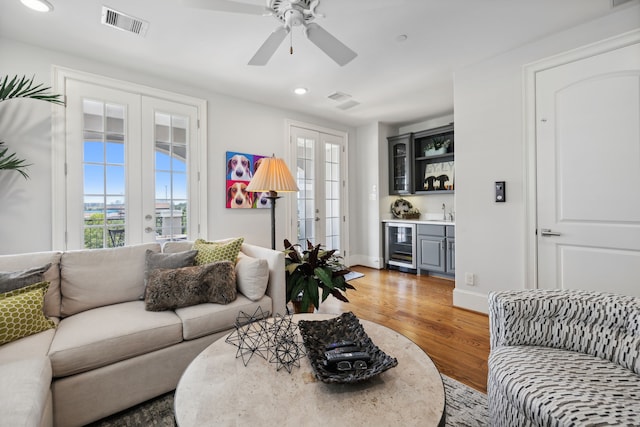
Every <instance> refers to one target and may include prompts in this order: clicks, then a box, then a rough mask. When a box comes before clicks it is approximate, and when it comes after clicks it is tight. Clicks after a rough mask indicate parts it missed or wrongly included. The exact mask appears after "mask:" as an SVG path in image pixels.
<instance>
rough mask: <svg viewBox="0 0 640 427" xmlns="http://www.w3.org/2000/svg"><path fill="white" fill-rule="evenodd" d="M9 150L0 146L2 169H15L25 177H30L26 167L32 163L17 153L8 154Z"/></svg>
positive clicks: (0, 164)
mask: <svg viewBox="0 0 640 427" xmlns="http://www.w3.org/2000/svg"><path fill="white" fill-rule="evenodd" d="M2 144H4V142H0V145H2ZM8 150H9V149H8V148H2V147H0V170H2V169H6V170H14V171H16V172H19V173H20V174H21V175H22V176H23V177H24V178H25V179H28V178H29V174H28V173H27V172H26V171H25V170H24V168H26V167H28V166H31V164H27V163H26V160H24V159H19V158H17V157H16V153H11V154H7V151H8Z"/></svg>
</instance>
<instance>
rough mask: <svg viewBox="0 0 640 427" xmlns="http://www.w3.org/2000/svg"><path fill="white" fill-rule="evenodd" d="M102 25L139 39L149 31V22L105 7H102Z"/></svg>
mask: <svg viewBox="0 0 640 427" xmlns="http://www.w3.org/2000/svg"><path fill="white" fill-rule="evenodd" d="M102 23H103V24H104V25H106V26H108V27H113V28H117V29H119V30H122V31H127V32H129V33H134V34H137V35H139V36H140V37H144V36H145V34H147V30H148V29H149V22H147V21H145V20H143V19H140V18H136V17H134V16H131V15H127V14H126V13H122V12H118V11H117V10H114V9H111V8H109V7H107V6H102Z"/></svg>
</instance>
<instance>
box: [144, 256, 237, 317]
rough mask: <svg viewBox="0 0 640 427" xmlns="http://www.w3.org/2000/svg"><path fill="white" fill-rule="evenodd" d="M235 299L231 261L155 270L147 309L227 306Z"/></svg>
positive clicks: (148, 287) (148, 292)
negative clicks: (213, 304) (202, 305)
mask: <svg viewBox="0 0 640 427" xmlns="http://www.w3.org/2000/svg"><path fill="white" fill-rule="evenodd" d="M234 299H236V274H235V270H234V265H233V263H232V262H230V261H220V262H214V263H211V264H206V265H198V266H193V267H184V268H176V269H162V268H161V269H156V270H153V271H152V272H151V274H150V275H149V281H148V283H147V292H146V295H145V303H146V309H147V310H150V311H161V310H172V309H175V308H180V307H188V306H190V305H195V304H201V303H205V302H212V303H219V304H228V303H229V302H231V301H233V300H234Z"/></svg>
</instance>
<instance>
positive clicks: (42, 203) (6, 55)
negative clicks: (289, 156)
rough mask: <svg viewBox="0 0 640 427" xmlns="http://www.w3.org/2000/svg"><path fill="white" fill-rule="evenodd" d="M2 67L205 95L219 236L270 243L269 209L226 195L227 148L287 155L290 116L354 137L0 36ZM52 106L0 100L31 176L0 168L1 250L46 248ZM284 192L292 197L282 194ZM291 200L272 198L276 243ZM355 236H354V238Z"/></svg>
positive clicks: (1, 114)
mask: <svg viewBox="0 0 640 427" xmlns="http://www.w3.org/2000/svg"><path fill="white" fill-rule="evenodd" d="M0 58H2V65H3V69H2V73H6V74H8V75H13V74H19V75H22V74H26V75H27V76H32V75H34V74H35V76H36V80H37V81H38V82H42V83H44V84H45V85H49V86H51V84H52V83H51V67H52V65H58V66H63V67H68V68H72V69H76V70H80V71H86V72H90V73H95V74H99V75H103V76H108V77H112V78H116V79H120V80H125V81H129V82H133V83H137V84H143V85H146V86H151V87H156V88H159V89H164V90H168V91H172V92H176V93H181V94H185V95H190V96H194V97H198V98H203V99H206V100H207V103H208V114H209V116H208V144H209V145H208V164H209V167H208V183H207V185H208V195H209V199H208V218H207V223H208V236H203V237H205V238H209V239H217V238H223V237H229V236H244V237H245V239H246V241H247V242H249V243H253V244H257V245H261V246H266V247H270V246H271V234H270V214H269V210H256V209H246V210H244V209H243V210H237V209H235V210H231V209H226V208H225V207H224V202H225V181H224V175H225V157H224V156H225V152H226V151H228V150H234V151H242V152H248V153H255V154H265V155H271V154H275V155H276V156H278V157H283V156H285V155H286V153H287V152H286V150H288V142H287V141H286V138H285V137H286V133H287V131H286V126H285V122H286V120H287V119H290V120H295V121H299V122H306V123H310V124H315V125H319V126H323V127H327V128H332V129H336V130H341V131H346V132H348V139H349V140H350V141H355V140H356V133H355V129H354V128H350V127H348V126H345V125H342V124H339V123H333V122H329V121H326V120H324V119H319V118H316V117H311V116H307V115H303V114H299V113H297V112H295V111H287V110H281V109H278V108H273V107H270V106H265V105H261V104H256V103H253V102H249V101H245V100H241V99H237V98H233V97H229V96H224V95H220V94H218V93H215V92H212V91H208V90H204V89H202V88H198V87H197V85H195V86H194V84H193V82H191V81H190V80H189V76H185V81H184V82H174V81H168V80H165V79H162V78H160V77H157V76H152V75H147V74H143V73H139V72H136V71H135V70H129V69H121V68H117V67H112V66H111V65H109V64H103V63H96V62H95V61H90V60H86V59H84V58H80V57H75V56H69V55H67V54H64V53H62V52H57V51H50V50H44V49H41V48H38V47H34V46H31V45H26V44H22V43H17V42H13V41H10V40H6V39H3V40H0ZM50 112H51V106H50V105H48V104H46V103H42V102H37V101H33V100H16V101H9V102H3V103H0V139H4V140H5V141H8V142H11V148H12V149H15V151H17V152H18V154H19V155H20V156H22V157H24V158H27V159H28V160H29V162H30V163H33V166H31V167H30V168H29V172H30V175H31V179H30V180H28V181H25V180H23V179H22V178H20V177H19V175H18V174H17V173H15V172H8V171H1V172H0V254H3V253H20V252H31V251H45V250H50V249H51V245H52V244H51V234H52V230H51V200H52V199H51V197H52V196H51V151H50V150H51V119H50ZM284 197H285V198H286V197H290V196H288V195H284ZM287 206H288V204H287V203H286V199H281V200H280V202H279V203H278V205H277V218H276V222H277V223H276V230H277V236H276V245H278V247H279V246H280V245H281V242H282V240H283V239H284V237H285V236H286V234H288V233H287V230H288V228H287V227H286V226H287V224H285V217H286V215H285V213H286V210H287ZM351 240H352V241H357V236H355V237H352V238H351Z"/></svg>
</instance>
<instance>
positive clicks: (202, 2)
mask: <svg viewBox="0 0 640 427" xmlns="http://www.w3.org/2000/svg"><path fill="white" fill-rule="evenodd" d="M182 4H183V5H185V6H188V7H197V8H199V9H210V10H215V11H218V12H230V13H244V14H249V15H267V14H269V13H271V11H270V10H269V9H268V8H267V7H264V6H258V5H255V4H249V3H242V2H237V1H232V0H182Z"/></svg>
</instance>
